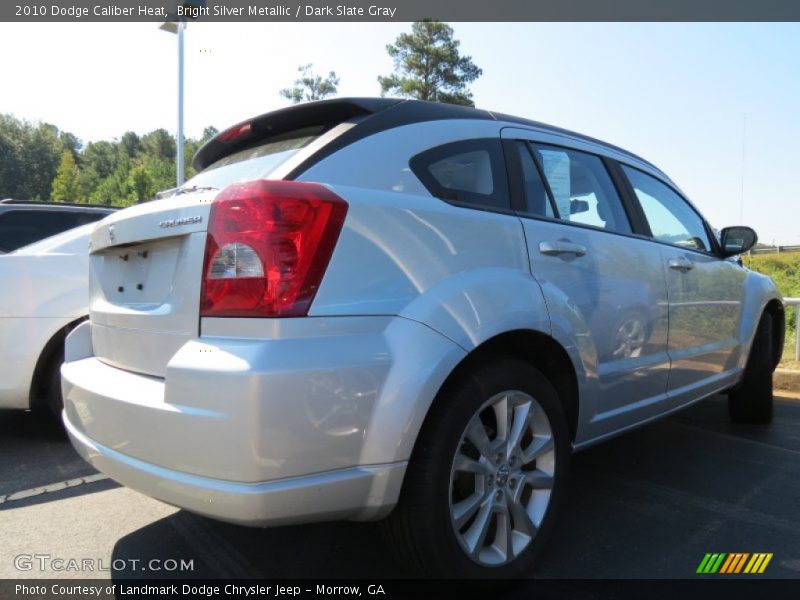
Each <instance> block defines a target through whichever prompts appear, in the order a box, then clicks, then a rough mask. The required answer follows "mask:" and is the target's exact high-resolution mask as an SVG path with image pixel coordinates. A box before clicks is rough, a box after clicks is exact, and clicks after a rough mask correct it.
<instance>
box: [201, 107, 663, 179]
mask: <svg viewBox="0 0 800 600" xmlns="http://www.w3.org/2000/svg"><path fill="white" fill-rule="evenodd" d="M348 119H358V121H359V122H358V124H357V126H356V127H354V128H352V129H351V130H350V131H348V132H346V133H345V134H343V135H341V136H339V138H337V139H336V140H335V141H334V142H333V143H332V144H329V145H328V146H326V147H325V148H324V149H322V150H321V151H320V153H318V154H319V155H315V157H314V159H313V161H314V162H316V161H318V160H320V159H321V158H324V157H325V156H327V155H329V154H331V153H332V152H335V151H336V150H338V149H340V148H342V147H343V146H345V145H349V144H351V143H353V142H355V141H357V140H358V139H361V138H364V137H367V136H368V135H371V134H373V133H377V132H379V131H382V130H386V129H392V128H394V127H399V126H402V125H410V124H412V123H420V122H424V121H437V120H445V119H474V120H492V121H499V122H503V123H507V124H509V125H510V126H520V127H532V128H535V129H536V130H538V131H542V132H545V133H553V134H557V135H559V136H562V137H564V138H568V139H572V140H575V141H579V142H586V143H590V144H593V145H595V146H598V147H600V148H605V149H607V150H610V151H613V152H614V153H616V154H621V155H623V156H626V157H628V158H629V159H631V160H633V161H636V162H639V163H642V164H644V165H647V166H648V167H650V168H651V169H653V170H654V171H656V172H658V173H659V174H661V175H662V176H664V177H665V178H666V175H664V173H663V172H662V171H661V170H660V169H659V168H658V167H656V166H655V165H653V164H652V163H650V162H649V161H647V160H645V159H643V158H642V157H640V156H637V155H635V154H633V153H632V152H629V151H627V150H625V149H624V148H620V147H618V146H615V145H613V144H609V143H607V142H604V141H602V140H598V139H596V138H592V137H590V136H587V135H583V134H581V133H576V132H574V131H570V130H568V129H563V128H561V127H556V126H553V125H548V124H546V123H541V122H539V121H534V120H531V119H526V118H522V117H517V116H514V115H507V114H504V113H497V112H492V111H489V110H484V109H480V108H472V107H468V106H459V105H455V104H444V103H441V102H426V101H422V100H407V99H398V98H336V99H333V100H320V101H317V102H307V103H305V104H298V105H293V106H289V107H286V108H282V109H279V110H275V111H271V112H268V113H265V114H262V115H259V116H257V117H253V118H252V119H248V120H246V121H243V122H241V123H237V124H236V125H234V126H233V127H230V128H228V129H226V130H225V131H222V132H221V133H219V134H218V135H216V136H215V137H214V138H212V139H211V140H209V141H208V142H207V143H206V144H205V145H203V146H202V147H201V148H200V149H199V150H198V151H197V153H196V154H195V156H194V159H193V161H192V164H193V166H194V167H195V169H197V170H198V171H201V170H202V169H204V168H206V167H207V166H209V165H211V164H212V163H214V162H216V161H217V160H219V159H220V158H222V157H224V156H226V155H228V154H232V153H233V152H236V151H237V150H239V149H243V148H246V147H248V146H250V145H252V144H253V143H255V142H256V141H257V140H259V139H261V138H264V137H266V136H273V135H279V134H281V133H283V132H289V131H292V130H294V129H298V128H301V127H308V126H315V125H320V126H326V125H328V126H332V125H336V124H338V123H341V122H343V121H345V120H348ZM305 166H307V165H305ZM290 177H291V175H290Z"/></svg>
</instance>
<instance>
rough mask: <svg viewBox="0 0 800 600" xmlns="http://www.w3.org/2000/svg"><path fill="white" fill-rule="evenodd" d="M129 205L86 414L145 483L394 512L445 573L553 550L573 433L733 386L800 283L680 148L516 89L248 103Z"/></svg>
mask: <svg viewBox="0 0 800 600" xmlns="http://www.w3.org/2000/svg"><path fill="white" fill-rule="evenodd" d="M194 165H195V167H196V168H197V170H198V174H197V175H196V176H195V177H194V178H193V179H191V180H190V181H189V182H188V183H187V184H186V185H185V186H184V187H183V188H181V189H179V190H177V191H176V192H175V193H174V195H173V196H172V197H170V198H166V199H162V200H159V201H155V202H151V203H147V204H143V205H139V206H135V207H132V208H129V209H127V210H124V211H121V212H119V213H116V214H114V215H112V216H110V217H108V218H106V219H105V220H104V221H102V222H101V223H100V224H99V225H98V226H97V228H96V229H95V231H94V234H93V238H92V249H91V259H90V269H91V283H90V320H89V321H88V322H86V323H84V324H83V325H81V326H80V327H78V328H77V329H76V330H75V331H73V332H72V334H71V335H70V336H69V339H68V340H67V346H66V361H65V364H64V366H63V368H62V376H63V392H64V399H65V410H64V423H65V425H66V428H67V430H68V432H69V435H70V437H71V439H72V442H73V444H74V445H75V447H76V448H77V450H78V451H79V452H80V453H81V455H82V456H83V457H84V458H85V459H86V460H88V461H89V462H90V463H92V464H93V465H94V466H96V467H97V468H98V469H100V470H101V471H103V472H105V473H107V474H108V475H110V476H111V477H112V478H114V479H116V480H118V481H119V482H121V483H123V484H125V485H127V486H130V487H131V488H134V489H137V490H140V491H142V492H144V493H145V494H148V495H150V496H153V497H155V498H158V499H161V500H163V501H165V502H168V503H170V504H173V505H176V506H179V507H183V508H185V509H187V510H189V511H193V512H196V513H199V514H202V515H207V516H209V517H212V518H216V519H221V520H225V521H231V522H235V523H241V524H246V525H253V526H267V525H275V524H285V523H302V522H309V521H319V520H330V519H354V520H378V519H385V520H384V523H385V525H386V527H385V529H386V532H387V534H388V535H389V536H390V537H391V539H392V540H393V545H394V546H395V547H397V548H398V549H399V550H400V551H401V552H402V553H403V554H404V556H405V557H406V558H407V559H408V560H409V561H410V563H411V564H412V565H414V566H416V567H417V568H418V569H419V570H420V571H422V572H423V573H427V574H434V575H444V576H467V577H469V576H485V575H499V576H515V575H522V574H526V573H529V572H530V570H531V568H532V567H533V565H534V563H535V560H536V555H537V552H538V551H539V550H540V549H541V548H542V546H543V544H545V543H546V537H547V533H548V530H550V529H551V528H552V527H553V523H554V518H555V511H556V509H557V508H558V505H559V504H560V503H561V502H562V500H563V496H564V493H565V491H564V490H565V478H566V476H567V473H568V470H569V459H570V453H571V452H572V451H575V450H580V449H582V448H586V447H587V446H589V445H591V444H594V443H596V442H600V441H602V440H605V439H608V438H610V437H612V436H615V435H618V434H620V433H623V432H625V431H627V430H629V429H631V428H633V427H637V426H639V425H643V424H645V423H647V422H649V421H652V420H653V419H656V418H659V417H662V416H664V415H666V414H669V413H671V412H673V411H675V410H678V409H681V408H683V407H685V406H687V405H689V404H691V403H693V402H696V401H698V400H701V399H703V398H705V397H707V396H710V395H712V394H717V393H719V392H726V393H727V394H728V396H729V407H730V415H731V417H732V418H733V419H735V420H737V421H762V422H763V421H768V420H769V419H770V418H771V412H772V383H771V382H772V371H773V369H774V367H775V365H776V364H777V362H778V360H779V358H780V354H781V349H782V346H783V335H784V311H783V306H782V303H781V298H780V295H779V293H778V291H777V289H776V288H775V285H774V284H773V282H772V281H771V280H770V279H768V278H767V277H764V276H762V275H759V274H757V273H754V272H752V271H749V270H748V269H746V268H743V267H742V266H740V264H738V263H737V262H736V260H735V259H733V258H731V257H733V256H735V255H737V254H739V253H741V252H744V251H746V250H748V249H749V248H750V247H751V246H752V245H753V244H754V243H755V241H756V236H755V233H754V232H753V231H752V230H751V229H749V228H747V227H731V228H727V229H723V230H722V231H721V232H720V233H719V234H716V233H715V232H714V230H712V229H711V228H710V227H709V225H708V224H707V223H706V221H705V220H704V219H703V217H702V216H701V215H700V214H699V212H698V211H697V210H696V209H695V208H694V207H693V206H692V204H690V203H689V202H688V201H687V200H686V198H685V197H684V195H683V194H682V193H681V192H680V191H679V190H678V188H677V187H676V186H675V185H674V184H673V183H672V182H671V181H670V179H669V178H668V177H667V176H666V175H664V174H663V173H662V172H661V171H660V170H659V169H657V168H656V167H654V166H653V165H651V164H650V163H648V162H646V161H645V160H643V159H641V158H639V157H637V156H634V155H632V154H630V153H628V152H626V151H624V150H621V149H620V148H616V147H614V146H610V145H608V144H605V143H602V142H599V141H597V140H594V139H590V138H587V137H585V136H582V135H578V134H574V133H570V132H568V131H564V130H561V129H557V128H554V127H549V126H546V125H542V124H540V123H536V122H532V121H527V120H524V119H519V118H516V117H511V116H507V115H501V114H496V113H492V112H487V111H483V110H475V109H470V108H464V107H456V106H447V105H442V104H431V103H425V102H418V101H400V100H393V99H339V100H331V101H323V102H317V103H310V104H306V105H300V106H295V107H291V108H287V109H284V110H279V111H275V112H271V113H268V114H266V115H263V116H260V117H257V118H254V119H252V120H250V121H247V122H244V123H240V124H238V125H236V126H235V127H232V128H231V129H228V130H227V131H224V132H223V133H221V134H219V135H218V136H217V137H216V138H214V139H213V140H211V141H210V142H208V144H206V145H205V146H204V147H203V148H201V149H200V151H199V152H198V153H197V156H196V157H195V159H194Z"/></svg>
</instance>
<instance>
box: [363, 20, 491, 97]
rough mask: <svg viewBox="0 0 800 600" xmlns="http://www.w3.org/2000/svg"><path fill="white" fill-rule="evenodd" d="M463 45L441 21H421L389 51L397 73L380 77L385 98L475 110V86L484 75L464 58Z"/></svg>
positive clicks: (388, 47) (470, 59) (451, 29)
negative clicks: (437, 103)
mask: <svg viewBox="0 0 800 600" xmlns="http://www.w3.org/2000/svg"><path fill="white" fill-rule="evenodd" d="M460 45H461V43H460V42H459V41H458V40H454V39H453V28H452V27H450V26H449V25H447V24H446V23H441V22H439V21H417V22H416V23H414V24H413V25H412V27H411V33H402V34H400V35H399V36H398V37H397V39H396V40H395V42H394V44H389V45H387V46H386V51H387V52H388V53H389V56H391V57H392V59H393V60H394V73H392V74H391V75H387V76H386V77H378V82H379V83H380V84H381V95H386V94H387V93H393V94H397V95H399V96H401V97H404V98H416V99H417V100H431V101H433V102H446V103H448V104H462V105H465V106H475V103H474V102H473V101H472V92H470V91H469V88H468V87H467V84H469V83H472V82H473V81H475V80H476V79H478V77H480V76H481V75H482V74H483V71H482V70H481V69H480V68H479V67H477V66H476V65H475V63H473V62H472V58H471V57H469V56H461V54H460V53H459V46H460Z"/></svg>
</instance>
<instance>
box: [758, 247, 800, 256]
mask: <svg viewBox="0 0 800 600" xmlns="http://www.w3.org/2000/svg"><path fill="white" fill-rule="evenodd" d="M781 252H800V246H768V247H766V248H765V247H763V246H762V247H761V248H753V249H752V250H750V251H749V252H748V253H747V254H748V255H750V254H780V253H781Z"/></svg>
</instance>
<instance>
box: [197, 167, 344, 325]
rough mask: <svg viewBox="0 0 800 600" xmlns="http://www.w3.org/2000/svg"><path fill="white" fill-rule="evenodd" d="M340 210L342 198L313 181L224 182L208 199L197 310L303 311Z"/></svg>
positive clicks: (218, 313) (324, 263) (338, 225)
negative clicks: (201, 276)
mask: <svg viewBox="0 0 800 600" xmlns="http://www.w3.org/2000/svg"><path fill="white" fill-rule="evenodd" d="M346 214H347V202H345V201H344V200H342V199H341V198H339V196H337V195H336V194H334V193H333V192H331V191H330V190H329V189H328V188H326V187H324V186H322V185H319V184H317V183H304V182H296V181H269V180H258V181H249V182H246V183H234V184H232V185H229V186H228V187H226V188H225V189H224V190H222V191H221V192H220V193H219V194H218V195H217V197H216V198H215V199H214V202H213V203H212V204H211V215H210V217H209V226H208V236H207V238H206V250H205V260H204V265H203V292H202V296H201V300H200V315H201V316H204V317H300V316H304V315H306V314H307V313H308V309H309V307H310V306H311V301H312V300H313V299H314V295H315V294H316V292H317V288H318V287H319V284H320V282H321V281H322V276H323V275H324V274H325V270H326V269H327V267H328V262H329V261H330V258H331V255H332V254H333V249H334V247H335V246H336V241H337V240H338V238H339V233H340V232H341V230H342V225H343V223H344V218H345V215H346Z"/></svg>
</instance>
